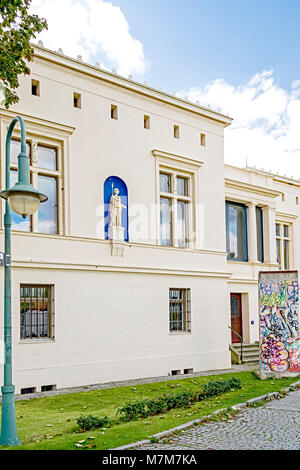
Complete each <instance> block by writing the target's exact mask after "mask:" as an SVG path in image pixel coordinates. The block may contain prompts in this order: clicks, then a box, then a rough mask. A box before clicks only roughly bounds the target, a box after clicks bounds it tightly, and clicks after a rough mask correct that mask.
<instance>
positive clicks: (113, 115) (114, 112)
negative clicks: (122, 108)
mask: <svg viewBox="0 0 300 470" xmlns="http://www.w3.org/2000/svg"><path fill="white" fill-rule="evenodd" d="M110 117H111V118H112V119H118V106H116V105H114V104H112V105H111V110H110Z"/></svg>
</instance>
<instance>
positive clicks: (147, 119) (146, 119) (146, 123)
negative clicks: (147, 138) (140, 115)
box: [144, 116, 150, 129]
mask: <svg viewBox="0 0 300 470" xmlns="http://www.w3.org/2000/svg"><path fill="white" fill-rule="evenodd" d="M144 129H150V117H149V116H144Z"/></svg>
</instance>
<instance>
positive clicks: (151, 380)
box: [0, 364, 258, 403]
mask: <svg viewBox="0 0 300 470" xmlns="http://www.w3.org/2000/svg"><path fill="white" fill-rule="evenodd" d="M257 368H258V366H256V365H247V364H242V365H236V364H233V365H232V368H231V369H225V370H212V371H206V372H195V373H194V374H186V375H173V376H168V375H167V376H163V377H149V378H145V379H133V380H123V381H120V382H109V383H103V384H94V385H83V386H81V387H70V388H61V389H59V390H53V391H49V392H37V393H30V394H26V395H16V400H17V401H18V400H31V399H33V398H41V397H53V396H57V395H65V394H68V393H81V392H89V391H91V390H104V389H107V388H117V387H128V386H131V385H140V384H147V383H156V382H169V381H170V380H179V379H186V378H188V377H201V376H204V375H219V374H229V373H232V372H243V371H247V370H254V369H257ZM0 403H1V397H0Z"/></svg>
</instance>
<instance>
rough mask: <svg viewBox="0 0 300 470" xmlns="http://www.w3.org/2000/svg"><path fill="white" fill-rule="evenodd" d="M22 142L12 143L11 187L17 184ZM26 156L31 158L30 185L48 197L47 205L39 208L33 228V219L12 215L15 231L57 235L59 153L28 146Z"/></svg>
mask: <svg viewBox="0 0 300 470" xmlns="http://www.w3.org/2000/svg"><path fill="white" fill-rule="evenodd" d="M20 145H21V144H20V142H19V141H18V140H12V142H11V172H10V175H11V176H10V178H11V182H10V183H11V186H12V185H13V184H15V183H16V182H17V178H18V173H17V168H18V166H17V158H18V154H19V153H20V148H21V147H20ZM27 152H28V155H29V156H30V178H31V183H32V184H33V186H34V187H35V188H37V189H38V190H39V191H40V192H41V193H44V194H46V195H47V196H48V201H47V202H44V203H43V204H41V205H40V208H39V210H38V213H37V217H36V219H35V226H34V224H33V217H26V219H23V218H22V217H21V216H19V215H17V214H15V213H14V212H12V229H13V230H19V231H24V232H30V231H35V232H40V233H52V234H54V233H58V210H57V208H58V203H57V193H58V179H59V177H60V176H61V171H59V168H58V158H57V149H56V148H55V147H48V146H45V145H42V144H39V143H37V142H35V143H34V144H33V143H32V142H27Z"/></svg>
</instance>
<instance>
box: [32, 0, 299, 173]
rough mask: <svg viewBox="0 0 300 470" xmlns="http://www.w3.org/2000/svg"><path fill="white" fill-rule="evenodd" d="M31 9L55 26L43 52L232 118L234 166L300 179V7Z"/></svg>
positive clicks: (114, 2) (215, 2)
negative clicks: (61, 53) (76, 59)
mask: <svg viewBox="0 0 300 470" xmlns="http://www.w3.org/2000/svg"><path fill="white" fill-rule="evenodd" d="M32 10H33V11H34V12H35V13H37V14H39V15H40V16H44V17H46V18H47V20H48V23H49V30H48V31H45V32H43V33H41V35H40V36H39V37H38V38H37V39H41V40H43V42H44V45H45V47H47V48H49V49H53V50H58V48H62V49H63V51H64V53H65V54H66V55H68V56H71V57H77V56H78V55H81V56H82V58H83V61H85V62H88V63H91V64H95V62H99V63H100V65H101V67H102V68H107V69H109V70H114V71H116V72H117V73H119V74H120V75H124V76H125V77H128V76H129V75H130V76H133V77H134V78H135V79H136V80H137V81H141V82H143V81H147V83H148V84H149V85H152V86H154V87H162V88H163V89H164V90H165V91H168V92H176V93H177V95H178V96H181V97H187V98H188V99H189V100H191V101H195V102H197V101H198V102H199V103H200V104H202V105H204V106H207V105H209V106H211V107H212V108H213V109H216V110H219V111H221V112H223V113H226V114H229V115H230V116H232V117H233V118H234V123H233V125H232V126H231V127H230V128H229V129H227V130H226V133H225V161H226V162H227V163H229V164H234V165H237V166H245V165H246V163H247V164H248V165H249V166H256V167H259V168H263V169H265V170H272V171H273V172H279V173H281V174H286V175H287V176H293V177H297V178H300V137H299V135H300V132H299V123H300V61H299V57H300V41H299V30H300V27H299V25H300V0H260V1H258V0H209V1H208V0H185V1H184V0H148V1H146V0H110V1H108V0H63V1H61V0H32ZM66 18H67V19H68V21H66Z"/></svg>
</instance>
